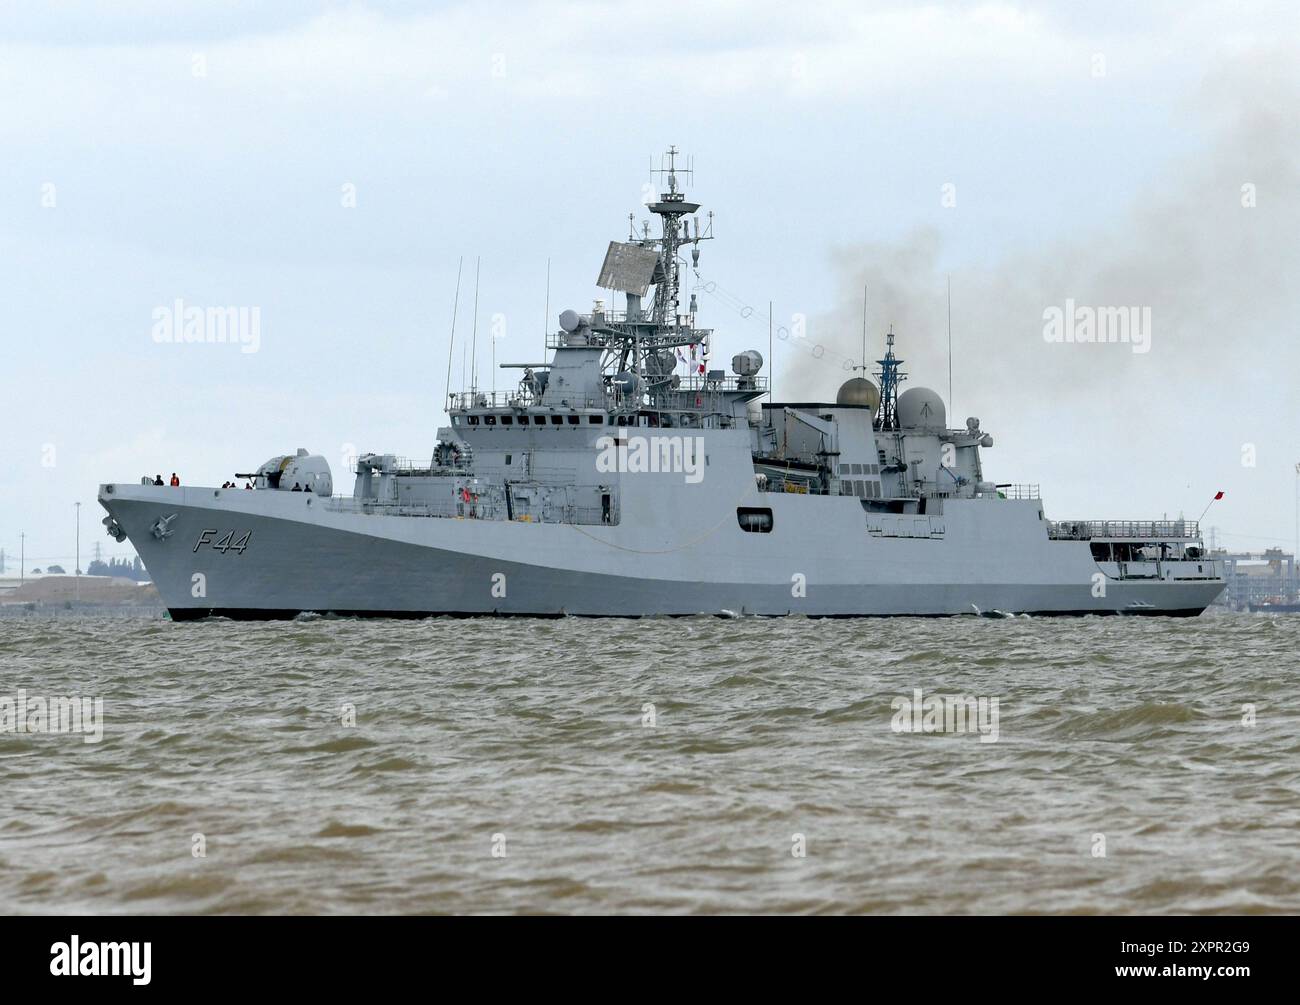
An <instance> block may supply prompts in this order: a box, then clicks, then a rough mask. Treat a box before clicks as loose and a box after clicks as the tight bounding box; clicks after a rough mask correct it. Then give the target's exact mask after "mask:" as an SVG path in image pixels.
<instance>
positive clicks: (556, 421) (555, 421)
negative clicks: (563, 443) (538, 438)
mask: <svg viewBox="0 0 1300 1005" xmlns="http://www.w3.org/2000/svg"><path fill="white" fill-rule="evenodd" d="M563 422H564V416H563V415H552V416H551V425H552V426H558V425H560V424H561V423H563Z"/></svg>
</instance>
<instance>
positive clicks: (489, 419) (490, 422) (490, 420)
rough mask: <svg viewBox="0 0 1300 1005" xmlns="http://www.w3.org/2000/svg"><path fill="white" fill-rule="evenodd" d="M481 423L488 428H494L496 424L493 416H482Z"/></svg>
mask: <svg viewBox="0 0 1300 1005" xmlns="http://www.w3.org/2000/svg"><path fill="white" fill-rule="evenodd" d="M483 421H484V422H485V423H486V424H487V425H489V426H495V425H496V424H497V417H496V416H495V415H485V416H483Z"/></svg>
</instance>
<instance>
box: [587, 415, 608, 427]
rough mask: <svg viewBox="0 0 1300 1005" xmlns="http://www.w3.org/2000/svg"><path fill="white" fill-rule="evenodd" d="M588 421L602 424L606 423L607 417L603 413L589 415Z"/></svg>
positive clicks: (594, 424)
mask: <svg viewBox="0 0 1300 1005" xmlns="http://www.w3.org/2000/svg"><path fill="white" fill-rule="evenodd" d="M587 421H588V422H590V423H591V424H592V425H593V426H602V425H604V424H605V417H604V416H603V415H589V416H587Z"/></svg>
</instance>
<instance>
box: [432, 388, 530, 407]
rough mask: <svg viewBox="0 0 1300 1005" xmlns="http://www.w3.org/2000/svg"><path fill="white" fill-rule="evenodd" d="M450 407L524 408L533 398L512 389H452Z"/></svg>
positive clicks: (449, 398) (449, 399) (449, 396)
mask: <svg viewBox="0 0 1300 1005" xmlns="http://www.w3.org/2000/svg"><path fill="white" fill-rule="evenodd" d="M447 397H448V404H449V405H450V407H451V408H457V409H470V408H525V407H527V406H529V405H532V404H535V402H534V400H533V398H532V397H531V396H528V395H524V394H521V393H520V392H519V391H518V390H517V389H516V390H513V391H453V392H452V393H451V394H449V395H448V396H447Z"/></svg>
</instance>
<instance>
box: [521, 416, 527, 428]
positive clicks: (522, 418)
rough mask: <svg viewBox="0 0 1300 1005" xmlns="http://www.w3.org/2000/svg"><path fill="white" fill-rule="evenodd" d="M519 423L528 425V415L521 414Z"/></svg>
mask: <svg viewBox="0 0 1300 1005" xmlns="http://www.w3.org/2000/svg"><path fill="white" fill-rule="evenodd" d="M519 425H521V426H526V425H528V416H526V415H521V416H519Z"/></svg>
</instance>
